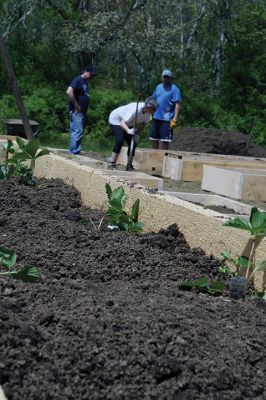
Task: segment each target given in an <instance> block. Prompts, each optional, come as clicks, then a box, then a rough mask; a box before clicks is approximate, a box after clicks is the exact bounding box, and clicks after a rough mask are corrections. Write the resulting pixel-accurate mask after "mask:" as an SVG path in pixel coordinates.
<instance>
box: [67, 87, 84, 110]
mask: <svg viewBox="0 0 266 400" xmlns="http://www.w3.org/2000/svg"><path fill="white" fill-rule="evenodd" d="M66 93H67V95H68V98H69V101H70V102H71V103H72V104H73V106H74V107H75V110H76V112H80V110H81V108H80V105H79V103H78V102H77V100H76V99H75V94H74V90H73V88H72V87H71V86H69V87H68V88H67V91H66Z"/></svg>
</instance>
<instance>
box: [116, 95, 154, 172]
mask: <svg viewBox="0 0 266 400" xmlns="http://www.w3.org/2000/svg"><path fill="white" fill-rule="evenodd" d="M156 108H157V102H156V100H155V99H154V98H153V97H148V98H147V100H146V101H145V102H138V103H137V102H135V103H130V104H127V105H125V106H121V107H119V108H116V109H115V110H113V111H112V112H111V114H110V116H109V124H110V127H111V130H112V132H113V134H114V136H115V144H114V147H113V152H112V156H111V161H110V168H116V161H117V158H118V156H119V153H120V151H121V148H122V146H123V144H124V141H126V143H127V145H128V151H127V156H128V161H127V166H126V171H134V168H133V157H134V154H135V149H136V146H137V143H138V139H139V134H140V133H141V132H142V131H143V129H144V128H145V126H146V125H147V124H148V122H149V121H150V115H151V114H152V113H153V112H154V111H155V110H156Z"/></svg>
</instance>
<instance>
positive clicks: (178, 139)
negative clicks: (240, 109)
mask: <svg viewBox="0 0 266 400" xmlns="http://www.w3.org/2000/svg"><path fill="white" fill-rule="evenodd" d="M248 140H249V135H245V134H244V133H241V132H228V131H223V130H222V129H213V128H189V127H187V128H181V129H180V130H178V131H177V133H176V134H175V135H174V138H173V142H172V143H171V144H170V149H171V150H180V151H192V152H199V153H212V154H226V155H235V156H237V155H238V156H248V157H263V158H264V157H266V148H264V147H262V146H259V145H258V144H256V143H255V142H254V140H252V139H251V140H250V142H249V145H248V149H247V150H246V148H247V143H248Z"/></svg>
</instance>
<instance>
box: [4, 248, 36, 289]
mask: <svg viewBox="0 0 266 400" xmlns="http://www.w3.org/2000/svg"><path fill="white" fill-rule="evenodd" d="M16 261H17V256H16V253H15V252H14V251H12V250H9V249H7V248H6V247H2V246H0V266H1V267H3V268H4V270H5V271H4V272H0V277H11V278H14V279H19V280H22V281H24V282H31V283H33V282H38V281H40V280H41V274H40V272H39V270H38V268H36V267H33V266H25V267H23V268H22V269H20V270H15V269H14V265H15V264H16Z"/></svg>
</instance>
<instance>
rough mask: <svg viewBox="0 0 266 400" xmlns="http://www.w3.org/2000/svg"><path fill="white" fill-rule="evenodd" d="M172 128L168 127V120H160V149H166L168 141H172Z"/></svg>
mask: <svg viewBox="0 0 266 400" xmlns="http://www.w3.org/2000/svg"><path fill="white" fill-rule="evenodd" d="M172 136H173V130H172V129H171V128H170V122H169V121H161V124H160V144H159V148H160V150H168V148H169V143H170V142H171V141H172Z"/></svg>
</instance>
